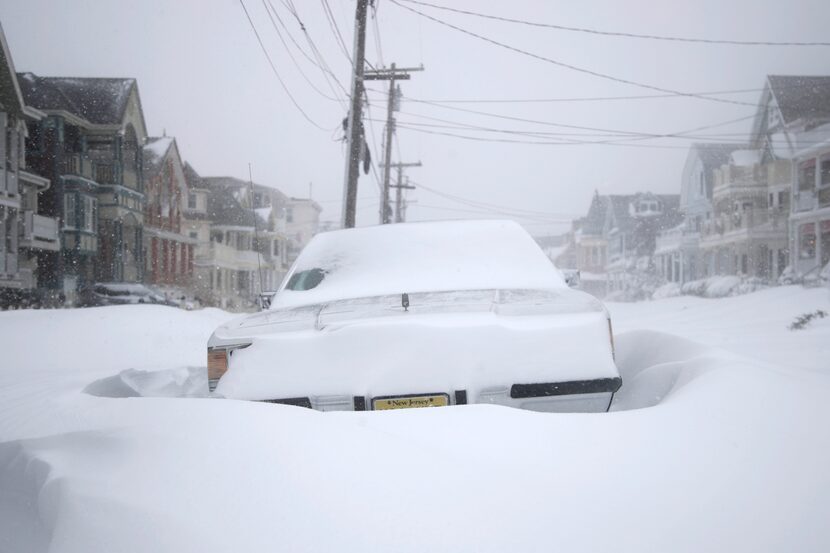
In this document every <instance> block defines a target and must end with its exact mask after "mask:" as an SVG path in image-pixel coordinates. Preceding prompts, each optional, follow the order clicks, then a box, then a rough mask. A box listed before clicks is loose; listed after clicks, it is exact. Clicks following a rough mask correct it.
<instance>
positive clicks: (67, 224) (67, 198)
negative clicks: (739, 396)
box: [63, 193, 78, 229]
mask: <svg viewBox="0 0 830 553" xmlns="http://www.w3.org/2000/svg"><path fill="white" fill-rule="evenodd" d="M77 215H78V213H77V207H76V198H75V194H74V193H71V194H64V196H63V226H64V228H70V229H74V228H78V218H77Z"/></svg>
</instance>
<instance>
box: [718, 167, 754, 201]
mask: <svg viewBox="0 0 830 553" xmlns="http://www.w3.org/2000/svg"><path fill="white" fill-rule="evenodd" d="M763 177H765V175H762V168H761V167H759V166H758V165H753V166H751V167H741V166H737V165H725V166H723V167H722V168H721V169H718V170H716V171H715V187H714V190H713V192H712V196H713V199H717V198H719V197H723V196H726V195H728V194H730V193H742V192H743V193H746V192H752V193H755V192H761V193H766V187H767V184H766V178H763Z"/></svg>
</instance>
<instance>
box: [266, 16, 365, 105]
mask: <svg viewBox="0 0 830 553" xmlns="http://www.w3.org/2000/svg"><path fill="white" fill-rule="evenodd" d="M268 4H269V5H270V6H271V9H272V10H273V12H274V15H275V16H276V17H277V20H278V21H279V22H280V25H282V27H283V29H285V32H286V34H288V37H289V38H290V39H291V42H293V43H294V46H296V47H297V49H298V50H299V51H300V53H301V54H303V56H304V57H305V58H306V59H307V60H308V61H310V62H311V63H312V64H313V65H316V66H317V67H318V68H319V69H320V71H322V72H323V78H324V79H325V80H326V83H327V84H328V85H329V88H331V89H332V91H334V87H333V86H332V84H331V82H330V81H329V76H330V77H331V78H332V79H333V80H334V82H335V83H336V84H337V86H339V87H340V90H342V91H343V94H345V95H346V97H347V98H348V97H349V91H348V90H346V87H344V86H343V83H341V82H340V80H339V79H338V78H337V75H335V74H334V72H333V71H332V70H331V67H330V66H329V64H328V63H326V60H325V58H324V57H323V55H322V53H320V51H319V50H318V49H317V46H316V45H315V44H314V41H313V40H312V39H311V36H310V35H309V33H308V30H307V29H306V26H305V23H303V20H302V18H300V14H299V13H298V12H297V9H296V8H295V7H294V5H293V3H291V5H289V4H287V3H286V2H285V0H283V2H282V4H283V5H284V6H285V7H286V9H288V11H289V13H291V15H293V16H294V19H296V20H297V24H298V25H299V26H300V31H302V33H303V36H305V39H306V42H307V43H308V44H309V48H310V49H311V53H312V55H313V56H314V59H312V58H311V56H309V55H308V54H307V53H306V51H305V50H304V49H303V48H301V47H300V45H299V44H298V43H297V41H296V40H295V39H294V36H293V35H292V34H291V32H290V31H289V30H288V27H287V26H286V25H285V22H283V20H282V18H281V17H280V16H279V13H278V12H277V9H276V8H275V7H274V5H273V4H272V3H271V0H268ZM335 96H337V93H336V92H335Z"/></svg>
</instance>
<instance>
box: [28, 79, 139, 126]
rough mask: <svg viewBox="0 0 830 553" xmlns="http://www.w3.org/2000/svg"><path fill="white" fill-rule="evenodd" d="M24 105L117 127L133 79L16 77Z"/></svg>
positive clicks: (133, 83) (124, 108)
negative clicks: (65, 112)
mask: <svg viewBox="0 0 830 553" xmlns="http://www.w3.org/2000/svg"><path fill="white" fill-rule="evenodd" d="M18 77H19V82H20V87H21V89H22V91H23V96H24V98H25V99H26V103H27V104H29V105H31V106H33V107H35V108H37V109H41V110H63V111H67V112H69V113H72V114H74V115H77V116H79V117H83V118H84V119H86V120H87V121H89V122H90V123H95V124H102V125H103V124H118V123H121V120H122V119H123V117H124V111H125V110H126V108H127V102H128V101H129V98H130V93H131V92H132V90H133V88H134V87H135V86H136V80H135V79H130V78H126V79H120V78H116V79H101V78H76V77H39V76H37V75H35V74H34V73H20V74H18Z"/></svg>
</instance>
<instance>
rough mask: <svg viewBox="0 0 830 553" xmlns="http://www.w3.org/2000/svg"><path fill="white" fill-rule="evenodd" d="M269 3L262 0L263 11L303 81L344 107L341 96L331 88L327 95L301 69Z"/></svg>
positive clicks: (318, 92) (321, 94) (327, 98)
mask: <svg viewBox="0 0 830 553" xmlns="http://www.w3.org/2000/svg"><path fill="white" fill-rule="evenodd" d="M269 3H270V2H269V1H268V0H262V5H263V7H264V8H265V12H266V13H267V14H268V19H270V20H271V26H273V27H274V31H276V33H277V36H278V37H279V39H280V42H281V43H282V45H283V47H284V48H285V51H286V53H287V54H288V57H289V58H290V59H291V61H292V63H293V64H294V67H296V68H297V71H299V73H300V75H301V76H302V77H303V79H305V82H307V83H308V85H309V86H310V87H311V88H312V90H314V91H315V92H316V93H317V94H319V95H320V96H322V97H323V98H325V99H326V100H331V101H333V102H338V103H339V104H340V105H341V107H343V109H345V108H346V104H345V102H344V101H343V99H342V98H340V97H338V96H337V94H336V92H335V91H334V90H332V92H333V93H334V96H329V95H328V94H326V93H325V92H323V91H322V90H320V89H319V88H317V86H316V85H315V84H314V83H313V82H312V81H311V79H309V78H308V75H306V73H305V71H303V68H302V67H301V66H300V64H299V63H298V62H297V59H296V58H295V57H294V54H292V53H291V49H290V48H289V47H288V43H287V42H286V41H285V38H283V36H282V32H280V28H279V27H278V26H277V22H276V21H275V20H274V16H273V15H272V14H271V10H270V9H269V7H268V6H269Z"/></svg>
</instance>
